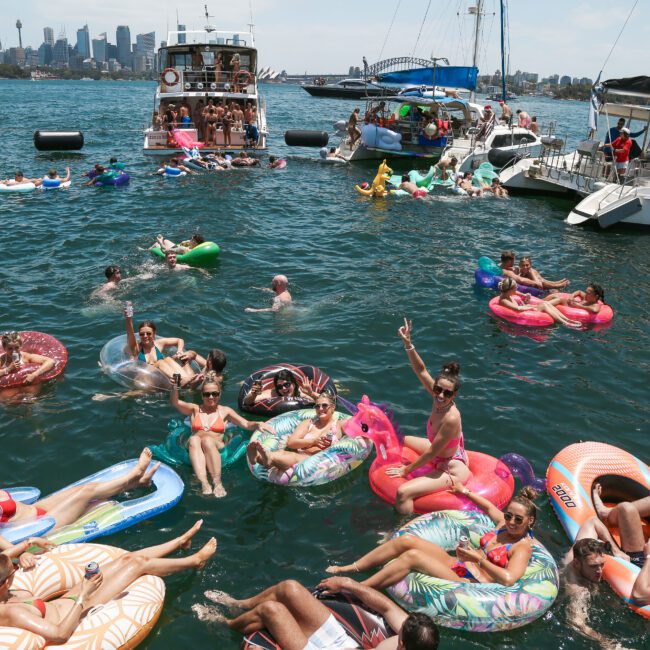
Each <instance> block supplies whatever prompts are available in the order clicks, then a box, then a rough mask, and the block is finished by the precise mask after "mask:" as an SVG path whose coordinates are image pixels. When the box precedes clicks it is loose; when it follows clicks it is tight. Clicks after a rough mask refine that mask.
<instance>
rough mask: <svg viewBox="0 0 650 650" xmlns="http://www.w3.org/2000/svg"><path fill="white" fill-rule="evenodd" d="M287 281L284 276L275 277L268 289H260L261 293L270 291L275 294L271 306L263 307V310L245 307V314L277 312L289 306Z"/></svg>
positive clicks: (289, 295) (289, 298)
mask: <svg viewBox="0 0 650 650" xmlns="http://www.w3.org/2000/svg"><path fill="white" fill-rule="evenodd" d="M288 286H289V280H288V279H287V276H286V275H276V276H275V277H274V278H273V280H272V281H271V288H270V289H262V291H272V292H273V293H274V294H275V297H274V298H273V305H272V306H271V307H265V308H264V309H255V308H254V307H246V309H244V311H247V312H251V313H252V312H260V311H278V310H280V309H281V308H282V307H286V306H287V305H290V304H291V300H292V298H291V294H290V293H289V289H288V288H287V287H288Z"/></svg>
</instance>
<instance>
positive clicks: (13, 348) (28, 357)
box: [0, 332, 54, 384]
mask: <svg viewBox="0 0 650 650" xmlns="http://www.w3.org/2000/svg"><path fill="white" fill-rule="evenodd" d="M22 347H23V339H22V337H21V336H20V334H19V333H18V332H5V333H4V334H3V335H2V349H3V352H2V354H0V377H6V376H7V375H10V374H11V373H13V372H17V371H18V370H20V369H21V368H22V366H23V364H24V363H34V364H37V365H38V366H39V367H38V368H36V370H34V372H30V373H29V374H28V375H27V376H26V377H25V379H24V382H25V383H26V384H31V383H32V382H33V381H34V379H36V378H37V377H38V376H40V375H43V374H45V373H46V372H49V371H50V370H52V368H54V359H50V357H46V356H43V355H42V354H33V353H31V352H21V348H22Z"/></svg>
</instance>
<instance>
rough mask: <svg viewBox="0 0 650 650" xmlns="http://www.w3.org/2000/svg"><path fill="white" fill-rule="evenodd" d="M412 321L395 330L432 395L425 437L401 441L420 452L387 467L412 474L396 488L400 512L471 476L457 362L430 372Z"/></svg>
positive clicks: (391, 472) (408, 511) (395, 473)
mask: <svg viewBox="0 0 650 650" xmlns="http://www.w3.org/2000/svg"><path fill="white" fill-rule="evenodd" d="M412 333H413V325H412V323H411V321H409V320H407V319H406V318H405V319H404V325H402V327H400V328H399V330H398V334H399V336H400V338H401V339H402V341H403V342H404V349H405V350H406V354H407V356H408V358H409V361H410V362H411V367H412V368H413V372H414V373H415V375H416V377H417V378H418V379H419V380H420V382H421V383H422V385H423V386H424V388H425V389H426V391H427V392H428V393H429V395H431V397H433V406H432V408H431V415H430V416H429V419H428V420H427V438H428V440H425V439H424V438H419V437H416V436H406V437H405V438H404V445H405V446H406V447H409V448H411V449H412V450H413V451H415V452H417V453H418V454H419V455H420V456H419V458H417V459H416V460H415V461H414V462H412V463H410V464H409V465H402V466H401V467H389V468H388V469H387V470H386V473H387V474H388V475H389V476H395V477H403V478H405V477H407V476H408V475H409V474H410V475H412V476H414V478H412V479H411V480H408V481H406V483H403V484H402V485H400V486H399V488H398V489H397V496H396V500H395V508H396V509H397V510H398V512H401V513H403V514H411V513H412V512H413V500H414V499H416V498H417V497H419V496H422V495H424V494H431V493H432V492H440V491H441V490H447V489H448V488H449V486H450V485H451V483H452V479H456V480H457V481H467V479H469V477H470V476H471V472H470V470H469V467H468V464H467V463H468V460H467V454H466V453H465V446H464V442H463V430H462V426H461V418H460V411H459V410H458V408H457V406H456V404H455V402H454V400H455V399H456V395H457V394H458V389H459V387H460V376H459V373H460V366H459V364H457V363H455V362H452V363H447V364H445V365H444V366H442V368H441V369H440V372H438V374H437V375H436V377H435V378H434V377H432V376H431V375H430V374H429V371H428V370H427V368H426V366H425V365H424V361H422V358H421V357H420V355H419V354H418V353H417V352H416V351H415V347H414V346H413V343H412V342H411V335H412Z"/></svg>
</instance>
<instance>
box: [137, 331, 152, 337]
mask: <svg viewBox="0 0 650 650" xmlns="http://www.w3.org/2000/svg"><path fill="white" fill-rule="evenodd" d="M139 334H140V336H153V332H139Z"/></svg>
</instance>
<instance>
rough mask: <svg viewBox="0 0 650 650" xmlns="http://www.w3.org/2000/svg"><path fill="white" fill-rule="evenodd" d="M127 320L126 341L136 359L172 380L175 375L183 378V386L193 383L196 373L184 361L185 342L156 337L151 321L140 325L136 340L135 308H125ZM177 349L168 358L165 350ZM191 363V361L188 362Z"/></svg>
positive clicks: (153, 324) (154, 326)
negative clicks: (169, 348)
mask: <svg viewBox="0 0 650 650" xmlns="http://www.w3.org/2000/svg"><path fill="white" fill-rule="evenodd" d="M124 318H125V319H126V340H127V344H128V346H129V350H130V352H131V355H132V356H133V358H134V359H137V360H138V361H140V362H142V363H146V364H148V365H150V366H155V367H156V368H157V369H158V370H160V372H162V373H163V374H164V375H166V376H167V377H168V378H169V379H171V378H172V377H173V376H174V375H175V374H179V375H180V376H181V386H185V385H186V384H188V383H189V382H191V381H192V379H193V378H194V375H195V374H196V372H195V371H194V369H193V368H192V366H191V364H190V363H188V362H184V361H183V353H184V348H185V341H184V340H183V339H181V338H177V337H156V324H155V323H153V322H152V321H150V320H145V321H142V323H140V324H139V325H138V336H139V338H140V340H139V341H138V340H136V338H135V330H134V328H133V308H132V307H131V306H130V305H127V306H126V307H125V308H124ZM168 347H175V348H176V353H175V354H174V356H172V357H166V356H165V355H164V354H163V352H164V351H165V348H168ZM188 361H189V360H188Z"/></svg>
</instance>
